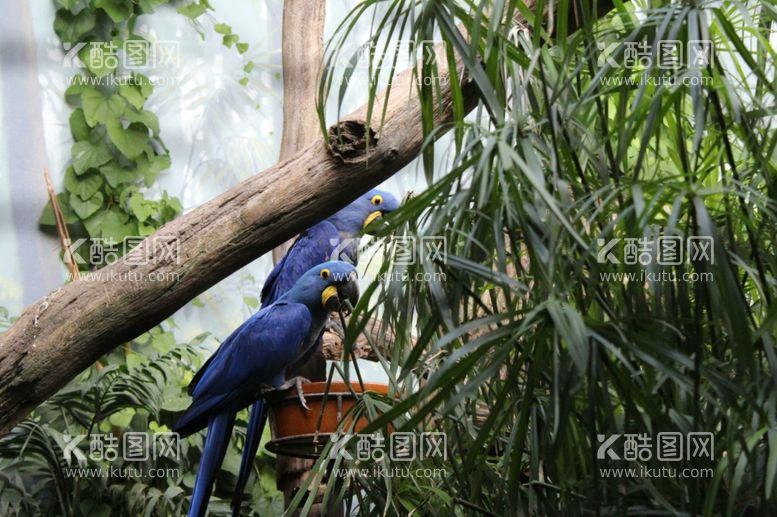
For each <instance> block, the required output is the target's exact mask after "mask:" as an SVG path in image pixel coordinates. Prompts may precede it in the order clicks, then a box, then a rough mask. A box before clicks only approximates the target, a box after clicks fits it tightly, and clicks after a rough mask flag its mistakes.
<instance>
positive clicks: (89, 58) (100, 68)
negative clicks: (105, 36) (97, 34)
mask: <svg viewBox="0 0 777 517" xmlns="http://www.w3.org/2000/svg"><path fill="white" fill-rule="evenodd" d="M78 58H79V59H80V60H81V62H82V63H83V64H84V66H85V67H86V69H87V70H89V71H90V72H92V73H93V74H94V75H96V76H97V77H105V76H106V75H108V74H110V73H111V72H113V71H114V70H116V68H117V67H118V66H119V56H118V47H117V45H116V44H115V43H113V42H110V41H91V42H89V43H88V44H87V45H86V46H85V47H84V48H82V49H81V50H80V51H79V52H78Z"/></svg>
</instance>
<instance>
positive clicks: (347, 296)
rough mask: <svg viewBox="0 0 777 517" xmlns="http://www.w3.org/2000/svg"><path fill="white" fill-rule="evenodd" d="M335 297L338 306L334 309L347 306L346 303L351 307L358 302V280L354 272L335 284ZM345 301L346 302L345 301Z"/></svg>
mask: <svg viewBox="0 0 777 517" xmlns="http://www.w3.org/2000/svg"><path fill="white" fill-rule="evenodd" d="M337 297H338V298H339V300H338V307H337V308H336V309H335V310H340V309H343V308H347V307H348V304H350V307H353V306H354V305H356V304H357V303H358V302H359V282H358V277H357V276H356V273H352V274H351V275H349V276H348V279H347V280H346V281H345V282H341V283H339V284H337ZM346 301H347V302H348V304H346V303H345V302H346ZM343 306H345V307H343Z"/></svg>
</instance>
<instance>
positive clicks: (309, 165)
mask: <svg viewBox="0 0 777 517" xmlns="http://www.w3.org/2000/svg"><path fill="white" fill-rule="evenodd" d="M527 3H528V2H527ZM611 8H612V2H611V0H606V1H603V2H599V3H598V4H597V11H598V12H599V13H601V12H605V11H607V10H609V9H611ZM570 18H572V15H571V14H570ZM570 22H571V23H570V26H569V31H570V32H573V31H574V30H575V28H576V27H577V21H576V19H574V20H570ZM438 55H439V59H438V68H439V70H440V81H441V89H440V96H439V98H438V99H436V101H437V103H436V109H435V111H434V118H435V126H436V127H437V128H438V131H437V132H436V133H435V134H436V135H437V136H440V135H441V134H443V133H444V129H447V124H448V123H449V122H450V121H451V119H452V115H453V109H452V96H451V91H450V88H449V86H450V82H449V81H446V78H447V77H448V73H449V71H447V70H445V66H446V65H445V64H446V63H447V61H446V60H445V59H443V56H442V55H441V54H439V53H438ZM453 72H454V73H456V74H457V75H458V76H459V77H462V76H463V67H462V66H461V64H460V63H459V64H458V66H457V70H456V71H453ZM462 85H463V86H462V94H463V95H462V98H463V100H464V103H465V110H466V112H469V111H470V110H471V109H472V108H473V107H474V105H475V103H476V101H477V93H476V90H475V88H474V85H473V84H471V82H469V81H468V80H466V79H462ZM389 99H390V100H389V102H388V105H387V108H386V111H385V119H384V121H383V125H382V126H381V125H380V124H379V120H378V117H379V116H380V110H375V111H374V112H373V120H372V121H371V125H372V127H373V128H375V129H376V130H377V128H378V127H380V128H381V129H380V132H379V134H377V135H376V137H375V141H374V142H372V145H370V146H369V147H368V148H366V147H364V146H361V147H359V148H358V152H356V153H355V154H354V152H353V151H354V146H353V145H350V146H349V147H348V148H347V149H345V148H341V147H339V145H338V144H336V145H335V148H336V149H335V151H336V152H334V153H333V152H331V150H330V148H329V145H328V143H327V142H326V141H324V140H323V139H318V140H317V141H316V142H315V143H313V144H311V145H309V146H307V147H306V148H305V149H304V150H302V151H300V152H299V153H297V154H295V155H294V156H293V157H292V158H290V159H288V160H284V161H282V162H280V163H278V164H276V165H274V166H273V167H270V168H269V169H267V170H265V171H263V172H262V173H260V174H257V175H255V176H253V177H251V178H249V179H247V180H245V181H243V182H241V183H240V184H238V185H236V186H235V187H233V188H231V189H229V190H228V191H226V192H224V193H223V194H221V195H219V196H217V197H216V198H214V199H212V200H211V201H209V202H207V203H205V204H203V205H201V206H200V207H198V208H196V209H194V210H192V211H191V212H188V213H186V214H184V215H182V216H181V217H179V218H178V219H176V220H175V221H172V222H170V223H168V224H166V225H165V226H163V227H162V228H160V229H159V230H158V231H157V232H156V233H155V234H154V235H152V236H150V237H149V238H147V239H146V240H145V241H143V242H142V243H141V244H140V245H139V246H137V247H136V248H135V249H133V250H132V251H131V252H130V253H128V254H127V255H126V256H124V257H123V258H122V259H121V260H119V261H117V262H115V263H114V264H112V265H110V266H107V267H105V268H103V269H101V270H99V271H98V272H96V274H95V275H93V276H91V277H85V278H82V279H81V280H78V281H75V282H72V283H70V284H68V285H65V286H63V287H61V288H59V289H57V290H55V291H53V292H51V293H49V294H48V295H46V296H45V297H44V298H42V299H40V300H39V301H37V302H36V303H34V304H32V305H31V306H29V307H27V308H26V309H25V310H24V312H23V313H22V314H21V316H20V317H19V319H18V320H17V321H16V322H15V323H14V324H13V325H12V326H11V328H9V329H8V330H7V331H6V332H5V333H4V334H3V335H2V336H0V435H2V434H4V433H5V432H7V431H8V430H9V429H10V428H11V427H12V426H13V425H14V424H15V423H17V422H19V421H20V420H21V419H22V418H24V416H26V415H27V414H28V413H29V412H30V411H31V410H32V409H33V408H34V407H36V406H37V405H38V404H40V403H41V402H43V401H44V400H45V399H47V398H48V397H50V396H51V395H53V394H54V393H55V392H56V391H57V390H58V389H59V388H61V387H63V386H64V385H65V384H66V383H67V382H68V381H69V380H71V379H72V378H73V377H75V376H76V375H77V374H78V373H79V372H81V371H83V370H84V369H85V368H87V367H88V366H89V365H90V364H92V363H94V362H95V361H96V360H97V359H98V358H99V357H100V356H101V355H103V354H105V353H106V352H108V351H110V350H111V349H112V348H114V347H116V346H118V345H119V344H121V343H123V342H125V341H128V340H130V339H132V338H134V337H136V336H138V335H140V334H142V333H143V332H145V331H147V330H148V329H150V328H152V327H153V326H154V325H157V324H159V323H160V322H161V321H163V320H164V319H165V318H167V317H169V316H170V315H172V314H173V313H174V312H175V311H176V310H178V309H179V308H180V307H182V306H183V305H184V304H186V303H187V302H188V301H189V300H191V299H192V298H194V297H195V296H197V295H198V294H200V293H201V292H203V291H204V290H205V289H207V288H208V287H210V286H212V285H214V284H216V283H217V282H218V281H220V280H222V279H223V278H225V277H226V276H228V275H229V274H231V273H233V272H234V271H236V270H238V269H240V268H241V267H243V266H244V265H246V264H247V263H249V262H251V261H252V260H254V259H256V258H257V257H259V256H261V255H263V254H265V253H267V252H268V251H270V250H272V249H273V248H274V247H276V246H278V245H279V244H281V243H283V242H285V241H286V240H288V239H289V238H290V237H291V236H293V235H295V234H297V233H299V232H300V231H301V230H303V229H304V228H307V227H308V226H310V225H311V224H314V223H315V222H316V221H319V220H320V219H322V218H324V217H326V216H328V215H330V214H332V213H334V212H335V211H337V210H339V209H340V208H342V207H344V206H345V205H347V204H348V203H350V202H351V201H353V200H354V199H355V198H356V197H357V196H359V195H361V194H362V193H363V192H366V191H367V190H369V189H370V188H372V187H374V186H375V185H377V184H379V183H381V182H382V181H383V180H385V179H386V178H388V177H390V176H391V175H393V174H394V173H396V172H397V171H399V170H400V169H401V168H402V167H404V166H405V165H407V164H408V163H409V162H410V161H411V160H413V159H414V158H415V157H416V156H417V155H418V153H419V151H420V149H421V146H422V144H423V142H424V134H423V131H422V129H421V122H420V121H421V106H420V103H419V101H418V98H417V90H416V88H415V86H414V84H413V77H412V71H410V70H407V71H405V72H403V73H402V74H400V75H398V76H397V77H396V78H394V80H393V81H392V87H391V95H390V97H389ZM382 102H383V101H382V95H381V96H379V98H378V100H377V104H376V106H380V105H382ZM366 118H367V107H366V106H364V107H362V108H360V109H358V110H356V111H355V112H354V113H351V114H350V115H348V116H346V117H344V119H343V121H344V122H346V123H341V126H340V127H341V128H342V129H343V131H344V132H345V133H346V136H348V139H347V140H348V141H354V142H358V141H361V142H362V144H363V143H365V140H364V136H365V135H367V131H366V129H365V127H364V122H363V121H364V120H366ZM346 151H347V153H348V156H347V157H344V153H345V152H346ZM166 238H167V239H173V240H175V242H177V250H178V251H177V254H170V253H165V252H164V248H163V247H162V246H160V243H162V242H164V239H166Z"/></svg>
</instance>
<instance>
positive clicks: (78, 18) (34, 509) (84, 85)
mask: <svg viewBox="0 0 777 517" xmlns="http://www.w3.org/2000/svg"><path fill="white" fill-rule="evenodd" d="M168 3H171V2H169V0H140V1H137V2H124V1H114V0H74V1H69V0H57V1H56V4H57V6H58V8H59V10H58V11H57V13H56V18H55V21H54V30H55V32H56V34H57V35H58V36H59V38H60V40H61V41H62V44H63V48H64V49H65V50H66V51H69V50H71V49H75V50H78V49H79V48H80V50H78V53H77V55H78V58H79V60H78V61H74V62H75V63H77V64H79V65H81V66H83V69H82V71H81V72H80V73H79V74H77V75H76V76H75V77H74V78H73V80H72V83H71V85H70V87H69V88H68V89H67V90H66V92H65V97H66V100H67V102H68V103H69V104H70V105H71V106H72V108H73V111H72V113H71V115H70V117H69V125H70V130H71V134H72V136H73V140H74V143H73V146H72V149H71V158H72V162H71V165H70V166H69V167H68V169H67V170H66V172H65V175H64V187H65V191H64V192H62V193H59V194H58V195H57V198H58V200H59V205H60V207H61V209H62V212H63V215H64V217H65V222H66V223H67V224H68V226H69V231H70V235H71V238H72V239H73V240H76V239H79V238H91V239H105V240H106V241H109V242H113V243H121V241H122V240H123V238H124V237H128V236H141V237H142V236H146V235H149V234H151V233H152V232H153V231H154V230H156V229H157V228H158V227H159V226H161V225H162V224H164V223H166V222H168V221H171V220H173V219H174V218H175V217H177V216H178V215H179V214H180V213H181V211H182V207H181V204H180V202H179V201H178V200H177V199H176V198H174V197H171V196H169V195H168V194H167V193H166V192H163V193H162V195H161V198H159V199H149V198H147V197H146V195H147V191H146V189H147V188H148V187H150V186H152V185H153V184H154V183H155V182H156V180H157V177H158V175H159V174H160V173H161V172H162V171H164V170H166V169H167V168H169V167H170V155H169V152H168V151H167V149H166V147H165V145H164V142H163V141H162V139H161V137H160V128H159V120H158V119H157V116H156V115H155V114H154V113H153V112H152V111H149V110H148V109H147V107H146V103H147V100H148V99H149V97H150V96H151V95H152V93H153V89H154V88H153V84H152V81H151V80H150V79H149V78H148V77H146V76H144V75H142V74H138V73H134V72H129V71H124V70H121V67H120V66H119V60H118V58H117V54H116V49H118V48H122V45H123V42H124V41H127V40H143V38H142V36H140V35H138V34H136V33H135V32H134V31H133V29H134V26H135V23H136V21H137V19H138V17H139V16H141V15H143V14H150V13H152V12H153V11H154V9H156V8H158V7H159V6H161V5H163V4H168ZM210 9H211V8H210V5H209V4H208V2H207V1H206V0H201V1H200V2H197V3H193V4H184V5H180V6H179V9H178V10H179V12H180V13H181V14H183V15H184V16H186V17H188V18H189V19H190V20H191V21H192V22H193V23H197V18H198V17H199V16H200V15H202V14H204V13H205V12H206V11H208V10H210ZM216 31H217V33H218V34H221V35H224V44H225V46H227V47H230V46H233V45H234V46H235V47H236V50H237V52H238V53H239V54H243V53H245V52H246V51H247V50H248V46H247V44H246V43H242V42H240V41H239V37H238V36H237V35H234V34H232V32H231V29H230V28H229V27H228V26H227V25H225V24H216ZM227 35H229V38H227ZM143 41H145V40H143ZM149 43H151V42H149ZM79 45H82V46H79ZM249 64H250V62H249ZM246 67H247V68H246V70H245V72H246V74H248V73H249V72H250V71H251V70H250V68H248V65H246ZM245 79H246V82H247V76H246V78H245ZM40 223H41V225H43V226H44V227H47V226H48V227H53V226H54V225H55V221H54V215H53V212H52V209H51V206H50V204H49V205H48V206H46V207H45V208H44V210H43V214H42V215H41V218H40ZM117 251H118V254H119V255H120V254H121V253H122V252H124V251H128V250H127V249H122V248H119V249H118V250H117ZM75 252H76V253H78V254H81V255H82V258H83V259H84V260H83V261H82V262H80V263H81V264H82V267H86V268H89V267H90V266H100V265H102V264H101V263H99V262H95V261H94V260H93V258H92V257H90V256H86V255H85V254H86V253H90V251H89V246H82V247H78V248H77V249H76V250H75ZM195 305H196V304H195ZM10 323H11V319H10V318H9V316H8V313H7V311H6V310H5V309H3V308H0V331H5V330H6V328H7V327H8V326H9V325H10ZM174 327H175V323H174V322H173V321H172V320H168V321H167V322H166V323H165V324H163V325H160V326H157V327H154V328H153V329H152V330H150V331H149V332H148V333H146V334H144V335H142V336H140V337H138V338H137V339H135V340H133V341H132V342H130V343H125V344H123V345H121V347H120V348H119V349H117V350H115V351H114V352H112V353H110V354H108V355H106V356H104V357H102V358H101V360H100V362H99V363H98V364H97V365H96V367H95V368H94V369H89V370H87V371H85V372H83V373H82V374H81V375H80V376H79V377H78V378H77V379H75V380H74V381H73V382H72V383H71V384H69V385H68V386H66V387H65V388H63V389H62V390H60V391H59V392H58V393H57V394H56V395H54V396H53V397H51V398H50V399H49V400H48V401H46V403H44V404H43V405H41V406H39V407H38V408H36V410H35V411H33V412H32V414H31V415H30V416H29V417H28V418H27V419H26V420H25V421H23V422H22V423H21V424H19V425H18V426H16V427H15V428H14V429H13V430H12V432H11V433H10V434H8V435H7V436H5V437H3V438H2V439H0V471H2V474H0V515H4V516H5V515H9V516H13V515H18V516H27V515H43V514H53V515H63V516H81V515H83V516H93V515H94V516H108V515H127V516H133V517H134V516H137V515H153V516H157V515H180V514H182V513H184V512H185V509H186V508H187V507H188V502H187V500H188V498H189V497H190V496H191V492H192V490H193V486H194V475H193V472H194V471H195V470H196V464H197V462H198V461H199V458H200V456H201V450H202V446H203V440H202V437H201V435H195V436H192V437H189V438H187V439H186V440H184V441H183V442H182V443H181V457H180V458H172V457H161V458H157V457H153V456H151V457H150V459H148V460H147V461H127V460H124V459H122V458H121V455H118V457H103V458H100V457H93V456H92V455H91V454H90V452H91V451H90V446H91V443H90V435H91V437H93V436H95V435H97V436H98V438H100V437H102V440H98V442H102V443H104V442H105V441H106V440H108V443H121V439H122V437H123V436H125V435H126V433H130V432H142V433H150V436H151V437H152V438H150V439H153V434H154V433H164V432H168V431H169V430H170V427H171V425H172V423H173V422H174V421H175V420H176V418H177V416H178V415H179V414H180V412H182V411H183V410H184V409H185V408H186V407H187V406H188V404H189V402H190V398H189V397H188V395H187V393H186V386H187V385H188V383H189V381H190V380H191V378H192V376H193V372H194V370H195V369H196V367H198V366H199V363H200V358H201V355H202V353H203V351H202V350H201V348H200V344H201V343H202V342H203V340H204V339H205V337H206V336H205V335H202V336H199V337H198V338H196V339H195V340H193V341H192V342H190V343H185V344H178V343H176V338H175V336H174V333H173V332H172V330H169V329H170V328H174ZM117 345H118V344H117ZM246 424H247V414H246V413H243V414H240V415H239V416H238V420H237V423H236V437H235V440H234V443H233V444H232V446H231V447H230V448H229V449H228V451H227V456H226V459H225V462H224V465H223V467H222V473H221V476H220V477H219V480H218V483H217V487H216V497H214V499H213V500H214V504H213V505H211V512H212V514H214V515H230V514H231V512H230V511H229V505H228V503H227V502H226V501H220V500H219V497H218V496H219V495H221V494H224V496H225V497H231V493H232V492H233V488H234V482H235V481H236V477H237V469H238V467H239V461H240V452H241V450H242V446H241V447H238V445H240V444H242V441H243V440H244V439H245V436H244V433H245V431H244V430H245V426H246ZM78 436H86V440H84V441H82V442H80V443H79V444H78V446H77V449H76V452H75V453H72V454H66V453H65V449H66V447H67V445H68V444H69V443H71V442H70V440H71V439H72V438H73V437H78ZM68 456H70V458H71V459H68ZM76 460H80V461H76ZM255 469H256V470H255V473H256V478H255V481H256V482H255V483H253V484H252V485H251V486H252V487H253V488H252V490H251V493H250V494H249V497H247V498H246V503H247V504H248V505H250V507H249V509H248V510H247V512H244V513H249V512H253V513H250V514H252V515H267V514H275V513H279V512H280V511H281V509H282V496H281V494H280V493H279V492H278V491H277V490H276V489H275V473H274V457H273V456H271V455H269V454H263V455H260V456H259V457H258V459H257V461H256V462H255Z"/></svg>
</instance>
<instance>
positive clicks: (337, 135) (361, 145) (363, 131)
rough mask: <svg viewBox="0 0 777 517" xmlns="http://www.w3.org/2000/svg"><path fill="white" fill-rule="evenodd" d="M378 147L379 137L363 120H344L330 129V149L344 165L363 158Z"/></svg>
mask: <svg viewBox="0 0 777 517" xmlns="http://www.w3.org/2000/svg"><path fill="white" fill-rule="evenodd" d="M376 145H378V137H377V136H376V134H375V131H374V130H373V129H372V128H369V130H368V128H367V123H366V122H365V121H363V120H344V121H342V122H338V123H337V124H335V125H334V126H332V127H330V128H329V149H330V151H331V153H332V154H333V155H334V156H336V157H338V158H339V159H340V160H342V161H343V162H344V163H353V162H357V161H359V160H360V159H361V158H363V157H364V156H365V155H366V153H367V150H368V149H369V148H371V147H372V148H374V147H375V146H376Z"/></svg>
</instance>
